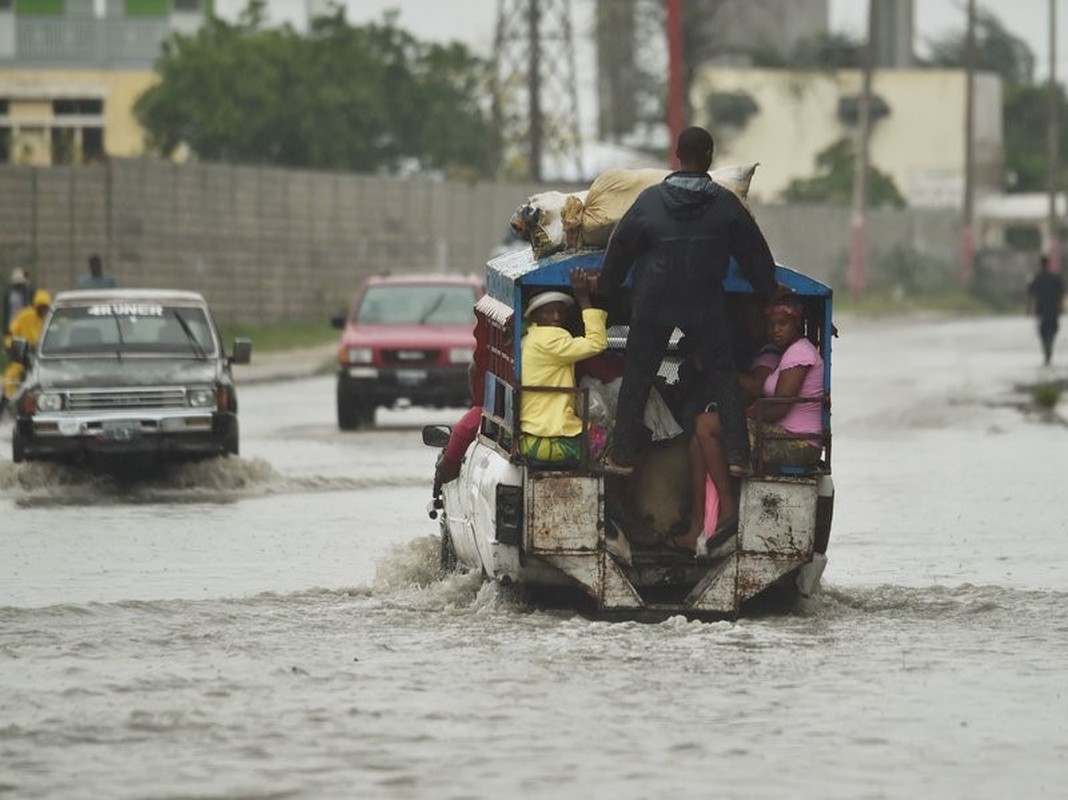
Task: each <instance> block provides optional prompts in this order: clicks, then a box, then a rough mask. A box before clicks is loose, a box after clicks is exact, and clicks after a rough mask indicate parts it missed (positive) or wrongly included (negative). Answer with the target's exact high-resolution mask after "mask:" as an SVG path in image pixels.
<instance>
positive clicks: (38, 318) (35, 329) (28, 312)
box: [0, 289, 52, 414]
mask: <svg viewBox="0 0 1068 800" xmlns="http://www.w3.org/2000/svg"><path fill="white" fill-rule="evenodd" d="M51 307H52V295H51V294H49V293H48V291H47V290H46V289H38V290H37V291H36V292H34V293H33V305H31V306H27V307H26V308H24V309H22V310H21V311H20V312H19V313H17V314H16V315H15V316H14V318H12V320H11V327H10V329H9V332H8V335H7V336H5V337H4V347H5V348H10V347H11V345H12V343H13V342H14V340H15V337H18V338H21V339H25V340H26V343H27V344H28V345H30V346H31V347H33V346H34V345H36V344H37V342H38V341H40V339H41V329H42V328H43V327H44V318H45V317H46V316H48V310H49V309H50V308H51ZM24 372H25V369H24V367H23V366H22V364H19V363H17V362H15V361H12V362H11V363H10V364H8V365H7V368H6V369H5V370H4V395H3V398H2V399H0V414H3V411H4V408H5V407H6V406H7V404H8V402H9V401H10V399H11V398H12V397H14V396H15V392H16V391H17V390H18V388H19V384H20V383H22V376H23V373H24Z"/></svg>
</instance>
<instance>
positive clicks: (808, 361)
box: [764, 336, 823, 433]
mask: <svg viewBox="0 0 1068 800" xmlns="http://www.w3.org/2000/svg"><path fill="white" fill-rule="evenodd" d="M791 367H811V369H809V371H808V372H807V373H805V379H804V380H803V381H802V382H801V391H800V392H798V394H799V396H801V397H819V396H820V395H822V394H823V358H821V357H820V354H819V351H818V350H816V346H815V345H814V344H812V342H810V341H809V340H808V339H806V338H805V337H803V336H802V337H801V338H800V339H798V340H797V341H796V342H794V343H793V344H792V345H790V346H789V347H787V348H786V352H785V353H783V354H782V358H781V359H779V365H778V366H777V367H776V368H775V369H774V370H772V372H771V374H770V375H768V377H767V378H766V379H765V380H764V396H765V397H772V396H774V394H775V386H776V385H777V384H778V382H779V373H781V372H782V371H783V370H785V369H790V368H791ZM778 424H779V425H781V426H782V427H783V428H785V429H786V430H788V431H790V432H791V433H822V431H823V407H822V405H821V404H820V403H794V404H793V405H791V406H790V410H789V411H788V412H787V413H786V416H785V417H783V418H782V419H780V420H779V422H778Z"/></svg>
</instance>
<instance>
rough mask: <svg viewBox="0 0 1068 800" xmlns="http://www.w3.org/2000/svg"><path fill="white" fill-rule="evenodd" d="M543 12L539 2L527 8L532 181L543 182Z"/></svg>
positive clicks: (528, 109) (536, 0) (528, 112)
mask: <svg viewBox="0 0 1068 800" xmlns="http://www.w3.org/2000/svg"><path fill="white" fill-rule="evenodd" d="M540 19H541V10H540V9H539V7H538V0H530V2H529V5H528V6H527V32H528V36H529V37H530V38H529V42H530V50H529V57H530V62H529V66H528V68H527V120H528V121H529V124H530V179H531V180H533V181H537V182H538V183H540V182H541V175H542V172H541V167H542V144H541V140H542V130H543V128H544V125H545V122H544V120H543V119H542V116H541V35H540V34H539V32H538V22H539V20H540Z"/></svg>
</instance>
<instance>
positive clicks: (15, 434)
mask: <svg viewBox="0 0 1068 800" xmlns="http://www.w3.org/2000/svg"><path fill="white" fill-rule="evenodd" d="M25 460H26V446H25V445H24V444H23V443H22V434H20V433H19V426H18V424H17V423H16V425H15V427H14V428H12V430H11V461H12V462H13V463H15V464H21V463H22V462H23V461H25Z"/></svg>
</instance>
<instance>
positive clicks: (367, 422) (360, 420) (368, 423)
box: [356, 403, 375, 428]
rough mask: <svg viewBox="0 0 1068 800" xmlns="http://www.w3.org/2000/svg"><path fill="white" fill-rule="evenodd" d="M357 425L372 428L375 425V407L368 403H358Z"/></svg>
mask: <svg viewBox="0 0 1068 800" xmlns="http://www.w3.org/2000/svg"><path fill="white" fill-rule="evenodd" d="M356 417H357V425H358V426H359V427H361V428H373V427H374V426H375V407H374V405H373V404H370V403H360V404H359V405H357V406H356Z"/></svg>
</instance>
